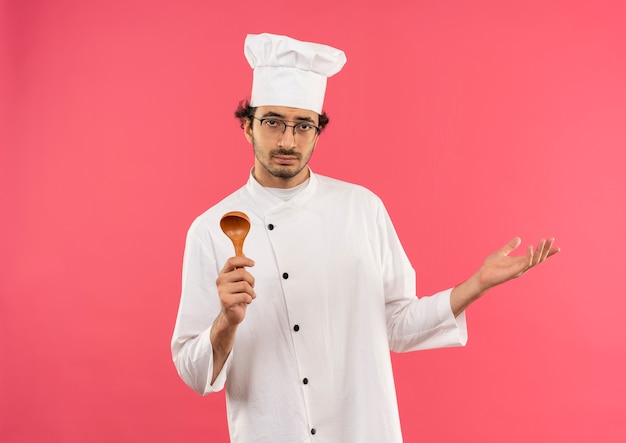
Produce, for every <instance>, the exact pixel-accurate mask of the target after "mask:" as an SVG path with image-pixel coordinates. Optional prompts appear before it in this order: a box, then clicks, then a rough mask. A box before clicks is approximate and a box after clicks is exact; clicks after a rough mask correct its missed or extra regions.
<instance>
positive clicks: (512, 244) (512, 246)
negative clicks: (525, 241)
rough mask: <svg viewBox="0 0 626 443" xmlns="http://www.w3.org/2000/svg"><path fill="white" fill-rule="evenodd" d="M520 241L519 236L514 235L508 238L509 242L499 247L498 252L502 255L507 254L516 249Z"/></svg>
mask: <svg viewBox="0 0 626 443" xmlns="http://www.w3.org/2000/svg"><path fill="white" fill-rule="evenodd" d="M521 243H522V239H521V238H519V237H514V238H512V239H511V240H509V242H508V243H507V244H506V245H504V246H503V247H502V248H500V251H499V252H500V253H501V254H502V255H509V254H510V253H511V252H513V251H514V250H515V249H517V247H518V246H519V245H520V244H521Z"/></svg>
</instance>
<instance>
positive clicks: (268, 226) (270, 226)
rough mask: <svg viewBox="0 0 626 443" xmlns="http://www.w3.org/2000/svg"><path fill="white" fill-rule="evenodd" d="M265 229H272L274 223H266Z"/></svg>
mask: <svg viewBox="0 0 626 443" xmlns="http://www.w3.org/2000/svg"><path fill="white" fill-rule="evenodd" d="M267 229H269V230H270V231H271V230H272V229H274V225H273V224H271V223H270V224H269V225H267Z"/></svg>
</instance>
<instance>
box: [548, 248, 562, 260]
mask: <svg viewBox="0 0 626 443" xmlns="http://www.w3.org/2000/svg"><path fill="white" fill-rule="evenodd" d="M557 252H561V248H552V249H550V252H548V257H552V256H553V255H554V254H556V253H557ZM548 257H546V258H548Z"/></svg>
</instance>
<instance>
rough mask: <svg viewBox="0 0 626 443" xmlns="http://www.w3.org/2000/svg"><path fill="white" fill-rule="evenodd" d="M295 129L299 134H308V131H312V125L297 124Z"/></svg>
mask: <svg viewBox="0 0 626 443" xmlns="http://www.w3.org/2000/svg"><path fill="white" fill-rule="evenodd" d="M296 129H297V130H298V131H300V132H308V131H310V130H312V129H313V125H311V124H309V123H299V124H298V125H297V126H296Z"/></svg>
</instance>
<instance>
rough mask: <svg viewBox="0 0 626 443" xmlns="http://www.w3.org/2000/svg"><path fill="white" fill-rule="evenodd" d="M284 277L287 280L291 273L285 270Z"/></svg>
mask: <svg viewBox="0 0 626 443" xmlns="http://www.w3.org/2000/svg"><path fill="white" fill-rule="evenodd" d="M283 278H284V279H285V280H287V279H288V278H289V274H287V273H286V272H284V273H283Z"/></svg>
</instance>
